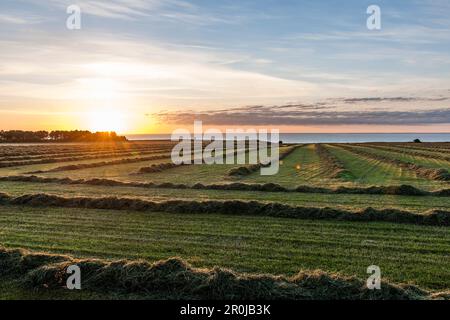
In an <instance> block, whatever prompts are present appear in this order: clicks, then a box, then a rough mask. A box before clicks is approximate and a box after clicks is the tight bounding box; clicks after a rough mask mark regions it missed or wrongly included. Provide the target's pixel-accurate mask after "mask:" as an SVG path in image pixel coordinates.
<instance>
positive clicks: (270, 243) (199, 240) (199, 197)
mask: <svg viewBox="0 0 450 320" xmlns="http://www.w3.org/2000/svg"><path fill="white" fill-rule="evenodd" d="M445 146H447V145H446V144H443V147H442V150H439V144H436V143H433V144H430V146H428V145H427V143H421V144H418V145H417V146H416V145H413V144H387V143H384V144H346V145H342V144H325V145H322V146H321V147H322V148H323V150H324V151H323V152H326V154H327V155H328V156H327V157H325V156H324V154H322V153H320V152H318V146H317V145H315V144H305V145H298V146H296V148H295V150H294V151H293V152H292V153H290V154H289V155H288V156H287V157H286V158H284V159H283V160H282V161H281V163H280V170H279V172H278V174H277V175H274V176H262V175H260V172H259V170H256V171H254V172H251V173H249V174H245V175H241V176H237V175H230V174H229V173H230V170H231V169H233V168H237V167H240V166H243V165H239V164H233V165H219V164H217V165H205V164H203V165H189V166H179V167H176V168H169V169H165V170H161V171H160V172H152V173H144V174H136V173H137V172H138V171H139V169H140V168H143V167H148V166H150V165H152V164H161V163H168V162H170V158H168V157H167V158H165V157H162V158H161V159H156V160H142V161H140V160H136V161H134V162H132V163H123V164H111V163H108V162H110V161H116V160H121V159H129V158H140V157H147V156H152V155H165V154H167V152H168V151H167V150H170V147H171V145H169V144H168V143H167V142H165V143H164V142H139V143H121V144H120V145H116V144H102V145H99V146H94V145H91V144H66V145H64V144H58V145H51V144H41V145H38V144H36V145H33V144H31V145H27V146H24V145H5V146H2V145H1V144H0V164H2V163H3V164H7V163H8V162H12V161H14V166H11V167H6V166H5V167H2V168H0V177H8V176H20V177H21V179H18V181H12V180H14V179H10V181H8V180H7V179H3V180H0V193H4V194H7V195H8V196H9V197H11V198H14V199H20V197H21V196H31V195H38V194H45V195H55V196H59V197H64V198H68V199H73V198H76V197H84V198H89V199H91V198H92V199H97V198H105V197H116V198H118V199H122V198H131V199H140V200H147V201H156V202H161V201H171V200H183V201H193V202H201V201H210V200H216V201H219V202H220V201H232V200H241V201H257V202H261V203H266V204H273V203H278V204H283V205H287V206H291V207H314V208H325V207H327V208H332V209H344V210H350V211H352V212H353V211H354V212H356V211H361V210H364V209H367V208H369V207H371V208H374V209H379V210H382V209H396V210H402V211H406V212H409V213H415V214H419V215H422V214H429V213H430V212H438V211H437V210H439V212H440V213H441V214H442V215H443V217H444V218H442V220H439V221H441V222H437V223H435V224H434V225H433V226H431V225H419V224H414V223H399V222H396V221H391V222H381V221H376V219H375V220H374V221H367V222H361V221H359V222H357V221H340V220H338V219H333V218H325V219H312V218H311V219H292V218H281V217H276V212H274V213H273V214H272V216H257V215H248V214H246V212H240V211H239V208H237V209H236V211H235V212H233V214H215V213H212V214H211V213H208V214H206V213H202V212H183V211H182V210H181V209H176V207H174V208H175V209H173V210H168V211H166V212H158V211H152V210H119V208H117V209H116V208H110V209H107V210H106V209H102V210H100V209H88V208H85V207H83V206H82V205H79V206H77V207H71V208H67V207H61V206H60V205H59V204H58V203H47V204H46V203H38V202H33V201H31V202H20V200H17V202H15V203H14V204H11V203H8V202H7V201H4V200H3V202H2V200H1V199H2V196H1V194H0V222H1V223H0V246H2V247H5V248H9V249H12V248H23V249H28V250H31V251H32V252H43V253H48V254H67V255H70V256H71V257H74V258H86V259H91V258H96V259H104V260H106V261H113V260H117V259H129V260H137V259H142V260H145V261H148V262H155V261H158V260H162V259H168V258H171V257H180V258H181V259H183V260H185V261H187V262H188V263H190V264H191V265H192V266H194V267H197V268H213V267H215V266H218V267H221V268H228V269H231V270H233V271H235V272H238V273H245V274H271V275H284V276H287V277H288V276H293V275H295V274H297V273H298V272H299V271H301V270H302V271H306V272H313V271H314V270H322V271H323V272H326V273H329V274H339V275H342V276H343V277H345V276H355V277H357V278H358V279H362V280H364V279H366V278H367V276H368V274H367V272H366V269H367V267H368V266H370V265H377V266H379V267H380V268H381V270H382V277H383V278H382V279H383V281H386V282H389V283H394V284H408V285H414V286H417V287H419V288H421V289H423V290H427V291H429V292H432V293H433V292H442V291H444V292H448V291H450V229H449V225H448V223H447V222H446V221H448V220H445V219H446V218H445V217H447V216H449V215H450V196H449V195H448V194H450V193H448V192H447V193H445V192H441V193H442V194H440V195H437V194H435V195H431V194H430V195H414V194H413V193H411V192H410V193H408V192H406V193H404V194H402V193H399V194H382V193H380V192H378V193H375V194H371V193H370V192H369V191H363V192H359V193H360V194H349V193H344V192H341V191H336V192H334V193H332V192H331V191H330V189H333V190H334V189H336V188H339V187H344V186H345V187H347V188H367V187H372V186H378V187H386V188H387V187H395V186H400V185H407V186H409V187H408V188H416V189H414V190H419V191H420V192H423V193H427V192H431V191H434V192H437V191H440V190H445V189H450V185H449V181H448V180H445V179H444V180H442V179H440V180H438V179H432V178H424V176H423V175H419V174H418V172H417V171H415V170H416V169H415V168H412V167H404V166H402V165H400V164H399V163H401V162H402V161H403V162H408V163H414V164H417V165H419V166H421V167H425V168H431V169H442V170H449V171H450V161H447V160H445V157H446V155H448V151H447V149H446V148H444V147H445ZM290 147H292V146H284V147H283V148H282V151H286V150H288V149H289V148H290ZM358 150H363V151H364V152H365V153H364V155H362V154H361V153H358ZM27 153H28V155H27ZM48 155H50V156H51V155H53V156H54V157H55V158H61V159H64V158H68V157H76V159H77V160H74V161H61V162H58V161H55V162H52V163H39V164H35V163H29V162H28V163H27V161H39V160H43V159H46V158H48ZM371 155H374V156H373V157H372V156H371ZM376 155H381V156H383V158H382V159H383V160H380V158H379V157H378V158H377V157H376ZM93 156H95V157H97V156H98V158H92V157H93ZM83 157H85V158H86V159H85V160H83ZM87 157H91V158H89V159H88V158H87ZM28 158H31V159H28ZM390 159H392V160H393V161H390ZM395 160H399V161H401V162H395ZM21 162H22V163H21ZM99 162H104V163H102V164H98V165H97V166H95V167H92V168H84V169H83V168H80V169H77V168H75V169H72V170H60V171H54V172H52V171H49V170H51V169H54V168H56V167H61V166H66V165H81V164H92V163H99ZM335 168H340V169H342V170H345V172H346V174H345V175H343V176H339V177H335V176H333V172H334V170H335ZM33 171H40V173H36V174H31V173H30V172H33ZM31 175H34V176H38V177H41V178H58V179H65V178H70V179H72V180H75V179H84V180H89V179H109V180H114V181H119V182H130V183H131V182H139V183H150V182H153V183H156V184H162V183H172V184H177V185H178V186H174V185H172V186H169V187H161V186H154V187H144V186H125V185H113V184H111V183H110V184H108V183H99V184H98V185H93V184H86V183H84V182H83V181H81V180H79V181H77V182H73V181H72V180H70V181H71V182H70V183H69V182H67V181H63V180H54V181H50V180H49V181H47V180H42V181H25V180H24V177H27V176H31ZM236 182H238V183H241V184H244V185H248V184H258V185H261V184H267V183H274V184H277V185H280V186H283V187H285V188H288V189H294V188H296V187H298V186H308V187H322V188H328V189H326V190H325V191H321V192H319V191H317V192H313V191H310V192H298V191H295V192H293V191H291V192H287V191H279V192H274V191H270V190H267V191H252V190H251V188H249V189H248V190H221V189H214V188H212V187H210V185H212V184H216V185H227V184H232V183H236ZM197 183H201V184H203V185H204V186H203V188H202V189H195V188H192V186H194V185H195V184H197ZM180 184H181V185H182V186H180ZM406 189H407V188H406V187H405V190H406ZM327 190H328V191H327ZM338 190H339V189H338ZM408 190H409V189H408ZM402 192H403V191H402ZM105 201H106V200H105ZM405 214H406V213H405ZM440 223H441V224H440ZM0 258H1V255H0ZM1 263H2V261H0V265H1ZM0 278H1V279H2V281H1V283H2V284H1V285H0V298H1V299H14V298H33V299H35V298H44V299H46V298H56V297H58V296H59V297H60V298H68V299H71V298H82V299H88V298H114V297H122V296H120V294H119V293H111V292H110V293H108V294H106V295H105V293H102V292H94V291H83V292H82V293H68V292H67V290H55V291H51V290H44V291H39V292H36V291H33V290H29V289H27V288H26V287H23V286H22V284H21V282H20V281H19V280H20V279H19V278H20V277H19V278H14V277H11V275H3V276H2V273H1V272H0ZM128 297H130V296H128ZM132 297H133V298H140V296H139V295H135V296H132ZM162 298H164V297H162Z"/></svg>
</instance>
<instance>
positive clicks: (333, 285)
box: [0, 247, 449, 300]
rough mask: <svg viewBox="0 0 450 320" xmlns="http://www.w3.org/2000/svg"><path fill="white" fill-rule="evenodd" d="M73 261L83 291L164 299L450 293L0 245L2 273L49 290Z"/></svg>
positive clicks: (316, 274) (313, 274)
mask: <svg viewBox="0 0 450 320" xmlns="http://www.w3.org/2000/svg"><path fill="white" fill-rule="evenodd" d="M73 264H76V265H78V266H79V267H80V269H81V275H82V277H81V280H82V288H83V289H84V290H88V291H93V292H115V293H116V294H117V293H122V294H130V293H132V294H141V295H143V296H157V297H159V298H162V299H217V300H224V299H226V300H229V299H237V300H242V299H245V300H286V299H292V300H294V299H295V300H300V299H301V300H324V299H326V300H328V299H333V300H417V299H432V298H436V299H444V298H448V295H449V293H448V292H441V293H433V294H431V293H429V292H427V291H425V290H421V289H420V288H418V287H414V286H406V285H394V284H391V283H386V282H384V283H383V285H382V289H381V290H369V289H367V287H366V284H365V281H363V280H359V279H357V278H355V277H344V276H340V275H337V274H327V273H325V272H322V271H308V272H306V271H305V272H299V273H298V274H297V275H295V276H293V277H285V276H274V275H264V274H240V273H236V272H233V271H231V270H228V269H222V268H218V267H215V268H212V269H196V268H193V267H192V266H191V265H189V264H188V263H187V262H185V261H184V260H182V259H180V258H170V259H167V260H162V261H158V262H155V263H153V264H150V263H148V262H145V261H128V260H120V261H114V262H107V261H103V260H93V259H84V260H78V259H74V258H72V257H70V256H65V255H51V254H45V253H31V252H29V251H26V250H22V249H20V250H9V249H5V248H2V247H0V267H1V268H0V270H1V271H0V272H1V273H0V275H1V276H3V277H5V276H8V277H15V278H20V279H22V280H21V281H22V283H23V285H24V286H26V287H28V288H34V289H40V290H47V291H48V290H51V289H60V288H63V287H64V286H65V285H66V280H67V276H68V275H67V274H66V270H67V268H68V266H70V265H73Z"/></svg>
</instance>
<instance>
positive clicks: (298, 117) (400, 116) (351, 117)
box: [152, 105, 450, 126]
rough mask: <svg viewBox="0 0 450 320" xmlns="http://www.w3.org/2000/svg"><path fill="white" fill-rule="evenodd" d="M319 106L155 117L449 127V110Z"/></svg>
mask: <svg viewBox="0 0 450 320" xmlns="http://www.w3.org/2000/svg"><path fill="white" fill-rule="evenodd" d="M323 109H325V108H324V107H323V106H320V105H315V106H314V105H309V106H303V105H289V106H270V107H263V106H257V107H248V108H246V109H243V108H238V109H229V110H219V111H205V112H183V111H178V112H160V113H156V114H152V116H153V117H154V118H156V119H158V120H159V121H161V122H164V123H166V124H167V123H170V124H174V125H186V124H192V123H193V122H194V120H201V121H203V123H204V124H206V125H217V126H242V125H244V126H245V125H253V126H262V125H265V126H299V125H300V126H317V125H427V124H450V108H441V109H433V110H410V111H367V110H359V111H351V112H349V111H330V110H323Z"/></svg>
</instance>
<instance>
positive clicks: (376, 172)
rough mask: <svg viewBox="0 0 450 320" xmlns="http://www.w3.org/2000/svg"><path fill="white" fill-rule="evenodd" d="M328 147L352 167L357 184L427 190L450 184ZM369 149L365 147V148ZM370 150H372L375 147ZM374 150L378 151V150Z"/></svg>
mask: <svg viewBox="0 0 450 320" xmlns="http://www.w3.org/2000/svg"><path fill="white" fill-rule="evenodd" d="M328 148H329V150H330V152H331V153H332V154H333V155H334V156H336V157H337V158H338V159H339V160H341V161H342V162H343V163H344V165H345V167H346V168H347V167H348V168H351V171H352V173H353V174H354V177H355V179H354V180H353V181H352V182H353V183H354V184H356V185H400V184H408V185H412V186H416V187H418V188H423V189H425V190H433V189H439V188H448V186H449V184H448V182H442V181H433V180H429V179H425V178H422V177H419V176H417V174H416V173H415V172H414V171H412V170H408V169H406V168H402V167H399V166H398V165H395V164H393V163H387V162H383V161H380V160H377V159H372V158H369V157H364V156H361V155H357V154H355V153H352V152H351V151H349V150H345V149H343V148H340V147H338V146H329V147H328ZM368 149H369V148H364V150H368ZM370 150H371V152H372V151H373V150H375V149H370ZM373 152H376V150H375V151H373Z"/></svg>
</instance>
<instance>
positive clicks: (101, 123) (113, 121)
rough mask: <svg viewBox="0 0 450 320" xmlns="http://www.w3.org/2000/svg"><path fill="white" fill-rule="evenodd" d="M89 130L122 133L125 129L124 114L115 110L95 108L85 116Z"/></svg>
mask: <svg viewBox="0 0 450 320" xmlns="http://www.w3.org/2000/svg"><path fill="white" fill-rule="evenodd" d="M87 121H88V126H89V130H90V131H93V132H97V131H115V132H116V133H123V132H124V130H125V129H126V126H125V116H124V115H123V114H122V113H121V112H119V111H117V110H96V111H92V112H89V113H88V116H87Z"/></svg>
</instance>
